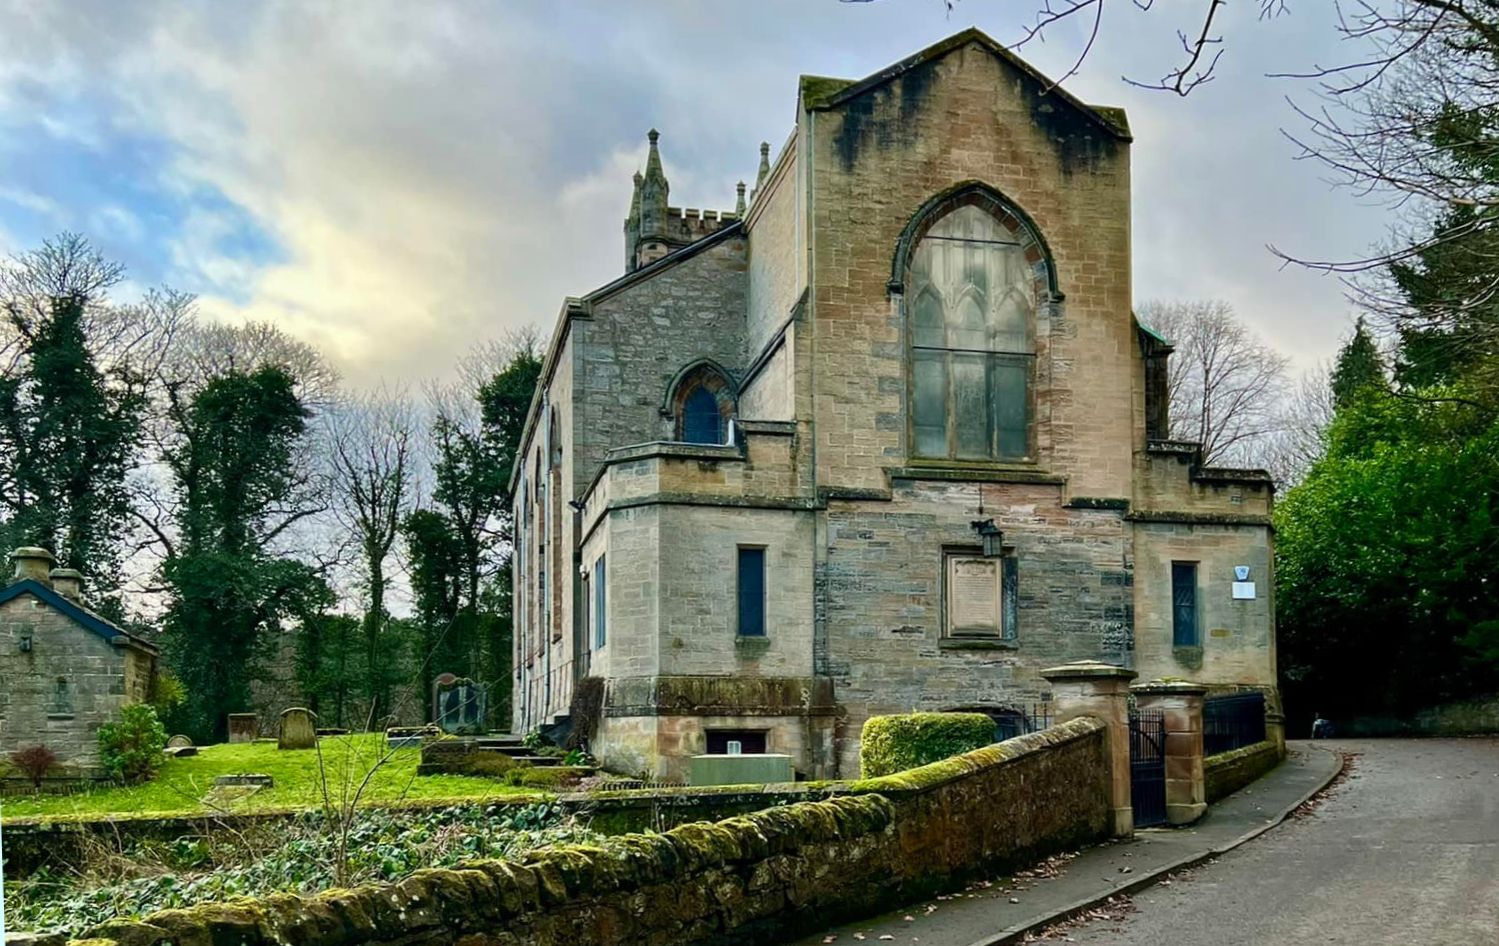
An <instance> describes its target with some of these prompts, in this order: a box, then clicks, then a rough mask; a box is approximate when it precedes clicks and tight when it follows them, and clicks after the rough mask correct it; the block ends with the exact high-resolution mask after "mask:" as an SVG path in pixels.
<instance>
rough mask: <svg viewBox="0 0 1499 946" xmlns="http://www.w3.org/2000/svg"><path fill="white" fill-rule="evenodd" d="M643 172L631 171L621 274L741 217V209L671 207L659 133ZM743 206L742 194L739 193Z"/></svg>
mask: <svg viewBox="0 0 1499 946" xmlns="http://www.w3.org/2000/svg"><path fill="white" fill-rule="evenodd" d="M648 137H649V139H650V143H651V147H650V151H649V153H648V154H647V155H646V161H645V173H644V174H641V173H640V172H639V171H637V172H635V187H634V191H633V192H632V194H631V197H630V213H629V215H628V216H627V217H625V271H626V272H630V273H633V272H634V271H635V270H637V269H640V268H641V267H643V266H647V265H649V264H651V263H654V262H655V261H656V260H659V259H661V258H662V257H664V256H666V255H667V254H669V253H672V252H673V251H675V250H679V249H681V248H682V247H684V246H688V245H690V244H692V243H695V242H697V241H698V240H701V239H702V238H703V237H705V236H708V235H709V234H712V233H716V232H718V231H719V230H721V229H723V228H724V227H726V226H728V225H729V224H731V223H733V222H734V221H736V220H738V219H740V217H741V216H743V210H742V209H737V210H734V211H728V210H723V211H719V210H699V209H697V208H695V207H687V208H682V207H672V206H671V205H670V204H669V202H668V201H669V196H670V194H671V185H670V184H669V183H667V180H666V171H665V170H664V169H663V168H662V166H661V149H660V146H659V144H658V142H659V141H660V138H661V133H660V132H658V131H657V130H656V129H654V128H652V129H651V131H650V134H649V135H648ZM739 203H740V207H741V208H742V207H743V194H742V193H741V194H740V201H739Z"/></svg>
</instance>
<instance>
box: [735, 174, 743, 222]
mask: <svg viewBox="0 0 1499 946" xmlns="http://www.w3.org/2000/svg"><path fill="white" fill-rule="evenodd" d="M734 190H735V192H737V193H738V194H739V199H738V200H736V201H734V213H736V214H738V215H739V216H741V217H743V216H744V182H743V181H740V182H739V184H738V186H736V187H735V188H734Z"/></svg>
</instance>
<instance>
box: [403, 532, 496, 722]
mask: <svg viewBox="0 0 1499 946" xmlns="http://www.w3.org/2000/svg"><path fill="white" fill-rule="evenodd" d="M401 533H402V536H403V538H404V539H405V541H406V549H407V554H408V555H409V556H410V560H411V570H410V573H411V596H412V599H413V606H414V610H415V612H416V613H415V615H414V617H415V619H416V625H417V629H416V633H415V634H414V635H413V641H414V646H415V648H416V652H415V653H414V654H413V655H412V657H413V660H414V662H415V664H416V667H417V686H418V688H419V689H420V691H421V693H423V694H424V695H425V694H429V693H431V692H432V681H433V679H434V678H435V677H436V676H437V674H439V673H454V674H459V675H461V676H474V675H475V674H476V673H477V670H478V668H477V667H476V666H475V665H474V661H473V650H474V648H473V647H472V646H471V644H470V643H469V642H468V641H466V640H464V639H463V631H464V630H465V628H463V627H461V626H459V624H458V620H457V619H458V610H459V602H460V601H461V599H462V594H463V550H462V548H461V547H460V546H459V542H458V538H457V533H456V531H455V530H454V528H453V524H452V523H451V522H450V521H449V520H448V518H447V517H446V516H444V515H443V514H442V513H440V512H437V511H436V510H432V509H415V510H412V511H411V512H410V513H408V514H407V516H406V519H405V520H404V521H403V522H402V524H401ZM423 704H424V705H425V704H426V701H425V700H424V701H423ZM430 715H431V708H430V707H428V708H427V709H426V710H424V718H427V719H428V721H429V722H430V721H431V720H430Z"/></svg>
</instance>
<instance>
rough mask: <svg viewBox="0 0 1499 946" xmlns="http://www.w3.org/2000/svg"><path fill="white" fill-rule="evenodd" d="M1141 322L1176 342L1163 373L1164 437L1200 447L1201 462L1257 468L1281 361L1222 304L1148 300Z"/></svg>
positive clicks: (1278, 421)
mask: <svg viewBox="0 0 1499 946" xmlns="http://www.w3.org/2000/svg"><path fill="white" fill-rule="evenodd" d="M1137 314H1138V317H1139V319H1140V321H1141V322H1144V323H1145V324H1146V325H1148V326H1150V327H1151V328H1152V329H1154V330H1155V331H1156V332H1157V333H1159V334H1161V335H1163V336H1165V337H1166V338H1167V339H1168V340H1169V341H1170V342H1171V343H1172V344H1173V345H1174V346H1175V347H1176V351H1175V353H1174V354H1173V355H1172V356H1171V361H1170V366H1169V370H1168V372H1167V387H1168V391H1169V397H1170V404H1171V436H1172V437H1173V438H1174V439H1177V440H1189V441H1193V442H1195V443H1200V444H1202V453H1203V462H1205V463H1210V464H1219V465H1223V464H1228V465H1233V466H1258V465H1260V464H1262V463H1264V462H1265V453H1264V451H1265V448H1266V445H1267V441H1268V438H1270V437H1271V436H1272V435H1274V434H1276V433H1277V432H1278V431H1279V430H1280V429H1281V427H1282V424H1283V420H1282V416H1281V409H1282V403H1281V400H1282V398H1283V397H1284V394H1285V388H1286V366H1287V364H1288V360H1287V359H1286V357H1285V356H1284V355H1282V354H1280V353H1279V352H1277V351H1275V350H1274V349H1273V348H1271V347H1270V346H1269V345H1266V344H1265V343H1264V342H1262V341H1260V340H1259V339H1258V338H1257V337H1255V336H1254V334H1253V333H1251V332H1250V331H1249V330H1248V329H1246V328H1245V327H1244V326H1243V324H1241V323H1240V322H1239V320H1238V319H1237V317H1235V315H1234V311H1233V307H1232V306H1230V305H1229V304H1228V303H1226V302H1221V301H1217V300H1208V301H1200V302H1147V303H1145V304H1144V305H1142V306H1140V307H1139V309H1138V312H1137Z"/></svg>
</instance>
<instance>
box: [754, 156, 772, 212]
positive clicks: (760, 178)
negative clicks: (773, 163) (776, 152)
mask: <svg viewBox="0 0 1499 946" xmlns="http://www.w3.org/2000/svg"><path fill="white" fill-rule="evenodd" d="M769 176H770V142H768V141H762V142H760V169H759V170H758V171H756V172H755V189H754V190H752V191H750V203H754V200H755V198H756V197H758V196H759V194H760V188H762V187H764V186H765V179H766V178H767V177H769Z"/></svg>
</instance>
